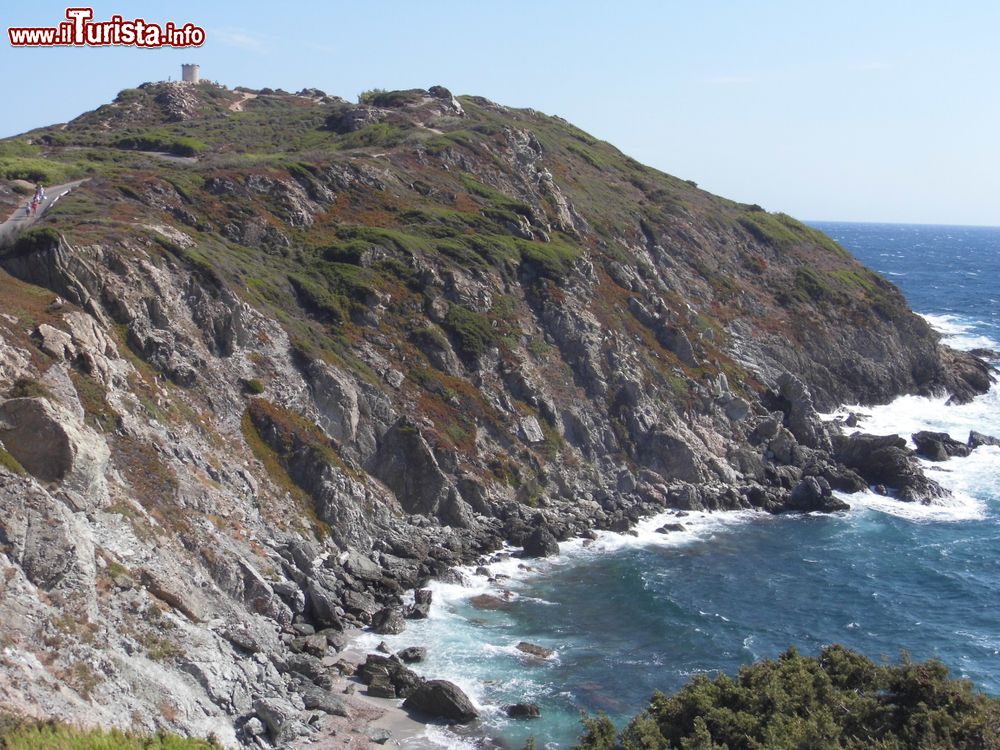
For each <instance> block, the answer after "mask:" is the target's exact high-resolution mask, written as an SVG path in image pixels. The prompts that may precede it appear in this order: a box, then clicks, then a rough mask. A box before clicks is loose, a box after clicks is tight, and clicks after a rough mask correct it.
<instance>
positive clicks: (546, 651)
mask: <svg viewBox="0 0 1000 750" xmlns="http://www.w3.org/2000/svg"><path fill="white" fill-rule="evenodd" d="M517 650H518V651H521V652H523V653H525V654H528V655H529V656H537V657H538V658H539V659H548V658H549V657H550V656H552V655H553V654H554V653H555V651H553V650H552V649H551V648H545V646H539V645H538V644H535V643H528V642H527V641H521V642H520V643H518V644H517Z"/></svg>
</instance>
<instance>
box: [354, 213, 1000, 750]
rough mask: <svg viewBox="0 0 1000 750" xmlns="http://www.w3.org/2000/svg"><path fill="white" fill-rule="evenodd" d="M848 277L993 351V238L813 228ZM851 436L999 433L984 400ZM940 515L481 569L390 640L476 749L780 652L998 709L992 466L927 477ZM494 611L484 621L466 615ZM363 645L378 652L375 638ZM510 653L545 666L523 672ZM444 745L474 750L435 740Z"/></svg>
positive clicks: (853, 517) (887, 517) (996, 333)
mask: <svg viewBox="0 0 1000 750" xmlns="http://www.w3.org/2000/svg"><path fill="white" fill-rule="evenodd" d="M818 226H819V228H821V229H823V230H824V231H826V232H827V233H829V234H830V235H832V236H833V237H834V238H835V239H837V240H838V241H840V242H841V243H842V244H843V245H845V246H846V247H847V248H848V249H850V250H851V251H852V252H854V253H855V254H856V255H857V256H858V257H859V258H861V260H863V261H864V262H865V263H867V264H868V265H870V266H871V267H873V268H875V269H876V270H878V271H880V272H881V273H883V274H885V275H886V276H887V277H888V278H890V279H891V280H892V281H894V282H895V283H897V284H899V285H900V286H901V287H902V288H903V290H904V292H905V293H906V294H907V297H908V299H909V300H910V302H911V305H912V306H913V307H914V309H916V310H918V311H919V312H921V313H922V314H925V315H926V316H927V317H928V320H930V321H931V322H932V324H933V325H935V326H937V327H938V328H939V329H940V330H942V331H943V332H944V333H946V335H947V336H948V340H949V341H950V342H951V343H953V344H954V345H956V346H958V347H960V348H972V347H975V346H989V347H993V348H1000V343H998V342H1000V304H998V302H997V295H998V294H1000V293H998V291H997V289H996V288H995V287H996V284H997V283H998V282H1000V230H998V229H974V228H956V227H912V226H899V225H858V224H821V225H818ZM864 413H865V414H866V417H867V418H866V421H865V422H864V423H863V425H862V426H863V428H864V429H866V430H867V431H871V432H877V433H887V432H898V433H900V434H903V435H906V436H907V437H908V436H909V434H910V433H911V432H913V431H916V430H917V429H935V430H946V431H949V432H950V433H951V434H952V436H953V437H955V438H958V439H962V440H964V439H965V438H966V437H967V435H968V430H969V429H977V430H980V431H982V432H986V433H992V434H1000V396H998V391H997V390H994V391H992V392H991V393H989V394H987V395H986V396H984V397H982V398H980V399H978V400H977V401H975V402H974V403H972V404H969V405H966V406H961V407H946V406H944V403H943V399H919V398H903V399H899V400H897V401H896V402H894V403H893V404H890V405H888V406H885V407H879V408H876V409H867V410H864ZM934 476H935V478H937V479H938V480H939V481H940V482H941V483H942V484H944V485H946V486H948V487H949V488H951V489H952V490H953V492H954V499H953V500H951V501H949V502H947V503H945V504H942V505H938V506H912V505H906V504H902V503H896V502H895V501H892V500H887V499H885V498H880V497H878V496H875V495H870V494H865V495H854V496H845V499H847V500H848V502H850V503H851V506H852V507H851V510H850V511H846V512H843V513H839V514H836V515H832V516H823V515H810V516H783V517H777V518H776V517H771V516H767V515H763V514H755V513H740V514H714V515H707V514H691V515H689V516H687V517H685V518H683V519H681V520H682V521H683V522H684V523H685V524H686V525H687V527H688V530H687V531H686V532H684V533H682V534H672V535H670V536H669V537H664V536H662V535H659V534H657V533H656V532H655V528H656V527H657V526H658V525H659V524H660V523H662V522H663V519H662V518H658V519H650V520H649V521H648V522H646V523H644V524H643V525H642V526H641V527H640V528H639V530H638V531H639V534H638V536H636V537H630V536H620V535H615V534H604V535H601V536H600V538H599V539H598V540H597V542H595V543H593V544H591V545H589V546H586V547H585V546H583V544H582V543H581V542H579V541H577V542H571V543H568V544H564V545H562V554H561V555H560V557H559V558H557V559H555V560H546V561H542V562H533V563H532V565H533V566H534V567H533V569H531V570H525V569H524V568H523V567H521V566H519V563H518V561H516V560H507V561H501V562H498V563H496V564H494V565H492V566H491V569H492V570H493V571H494V572H495V573H499V574H501V575H507V576H509V578H506V579H504V580H503V581H502V583H501V584H499V585H494V584H490V583H489V582H488V581H487V579H486V578H485V577H483V576H476V575H474V574H473V573H472V572H471V571H468V581H467V583H468V585H467V586H457V585H444V584H436V585H435V602H436V603H435V605H434V608H433V611H432V617H431V619H429V620H427V621H423V622H420V623H416V624H414V625H412V626H411V627H410V628H409V629H408V630H407V631H406V633H404V634H402V635H399V636H394V637H392V638H388V639H387V640H388V641H389V643H390V645H393V646H397V647H402V646H405V645H411V644H414V643H422V644H426V645H428V646H429V651H430V654H429V659H428V661H427V662H426V664H424V665H422V668H421V671H422V672H424V673H425V674H427V675H429V676H431V675H432V676H436V677H442V676H443V677H447V678H448V679H452V680H453V681H455V682H457V683H458V684H460V685H461V686H462V687H463V688H465V689H466V690H467V692H469V694H470V695H471V696H472V697H473V699H474V700H475V701H476V702H477V704H478V705H479V706H480V707H481V708H482V710H483V713H484V718H483V721H482V722H481V724H480V726H479V727H478V730H479V731H480V732H483V731H485V732H486V733H488V734H491V735H493V736H494V737H498V738H500V740H501V741H502V742H504V743H506V744H509V745H510V746H513V747H520V746H521V745H522V744H523V742H524V740H525V739H526V738H527V736H528V735H529V734H530V735H533V736H534V737H535V738H536V740H537V741H538V744H539V745H540V746H546V745H547V746H549V747H553V748H555V747H560V748H565V747H570V746H571V745H572V744H573V742H574V740H575V739H576V737H577V736H578V734H579V731H580V725H579V714H580V712H581V711H588V712H596V711H604V712H607V713H608V714H609V715H610V716H611V717H612V718H613V719H615V720H617V721H623V720H624V719H625V718H626V717H628V716H630V715H632V714H634V713H635V712H636V711H637V710H639V709H640V708H641V707H642V706H643V704H644V703H645V701H646V700H647V699H648V698H649V696H650V695H651V694H652V692H653V691H654V690H656V689H661V690H665V691H671V690H674V689H676V688H678V687H680V686H681V685H683V684H684V683H685V682H687V681H688V680H689V679H690V678H691V676H692V675H694V674H698V673H710V674H714V673H716V672H718V671H720V670H721V671H726V672H733V671H735V670H736V669H738V668H739V667H740V666H741V665H743V664H747V663H749V662H751V661H753V660H754V659H757V658H761V657H773V656H776V655H777V654H779V653H780V652H781V651H783V650H784V649H786V648H787V647H788V646H790V645H795V646H797V647H798V648H799V649H800V650H801V651H803V652H806V653H810V654H815V653H816V652H818V650H819V649H820V648H821V647H822V646H824V645H826V644H830V643H842V644H845V645H847V646H849V647H851V648H856V649H858V650H860V651H862V652H864V653H865V654H867V655H869V656H871V657H873V658H876V659H878V658H886V659H893V660H895V659H898V657H899V654H900V651H901V650H904V649H905V650H906V651H908V652H909V653H910V654H911V655H912V656H913V657H914V658H916V659H926V658H931V657H934V658H938V659H940V660H941V661H943V662H944V663H945V664H947V665H948V666H949V667H950V668H951V669H952V671H953V673H955V674H957V675H961V676H963V677H967V678H969V679H971V680H972V681H973V682H974V683H975V684H976V685H978V686H980V687H981V688H982V689H983V690H985V691H988V692H991V693H997V694H1000V659H998V656H1000V609H998V608H997V607H996V606H995V604H996V602H997V601H1000V449H997V448H988V449H982V448H981V449H979V450H977V451H976V452H974V453H973V454H972V456H970V457H969V458H965V459H953V460H952V461H949V462H948V463H947V464H944V465H940V466H939V467H937V468H936V469H934ZM484 592H489V593H492V594H498V593H499V594H503V593H505V592H509V594H510V596H511V601H510V602H509V605H508V606H507V608H505V609H503V610H500V611H490V610H486V611H484V610H481V609H477V608H476V607H475V606H473V602H472V597H474V596H475V595H476V594H479V593H484ZM372 640H373V643H374V642H377V640H378V639H377V638H374V637H372ZM521 640H527V641H530V642H533V643H538V644H541V645H544V646H547V647H549V648H552V649H555V651H556V655H555V656H554V657H553V658H552V659H549V660H545V661H540V660H533V659H531V658H528V657H525V656H524V655H522V654H521V653H520V652H518V651H517V649H516V648H515V645H516V644H517V642H518V641H521ZM520 701H530V702H535V703H538V704H539V705H540V706H541V709H542V718H541V719H538V720H534V721H531V722H514V721H510V720H508V719H506V717H505V716H504V714H503V711H502V707H503V706H504V705H505V704H508V703H513V702H520ZM430 736H431V738H432V739H434V740H435V741H437V742H440V743H442V744H446V745H452V746H467V747H468V746H474V745H477V744H482V741H481V740H476V739H475V738H474V737H470V736H467V737H462V736H461V735H460V734H456V733H454V732H452V731H451V730H444V729H438V728H433V729H431V730H430Z"/></svg>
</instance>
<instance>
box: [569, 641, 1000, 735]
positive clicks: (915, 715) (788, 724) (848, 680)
mask: <svg viewBox="0 0 1000 750" xmlns="http://www.w3.org/2000/svg"><path fill="white" fill-rule="evenodd" d="M584 730H585V734H584V735H583V736H582V737H581V739H580V744H579V745H578V746H577V747H578V748H580V749H581V750H640V748H643V749H644V748H649V749H650V750H653V749H654V748H655V749H656V750H669V749H671V748H677V749H678V750H680V749H687V748H692V749H694V748H698V749H703V750H721V748H727V749H728V750H767V749H769V748H775V749H777V748H829V749H830V750H869V748H878V749H879V750H909V749H910V748H935V750H981V749H991V748H992V749H994V750H995V749H996V748H998V747H1000V699H998V698H994V697H989V696H985V695H982V694H979V693H976V692H974V691H973V689H972V685H971V684H970V683H969V682H968V681H966V680H953V679H950V678H949V677H948V669H947V668H946V667H945V666H944V665H943V664H941V663H940V662H938V661H928V662H922V663H913V662H911V661H909V659H906V658H904V660H903V663H902V664H899V665H878V664H875V663H874V662H872V661H871V660H869V659H867V658H865V657H864V656H862V655H861V654H858V653H855V652H853V651H849V650H848V649H845V648H843V647H842V646H830V647H828V648H826V649H824V650H823V651H822V653H821V654H820V656H819V658H811V657H805V656H801V655H799V653H798V652H797V651H796V650H795V649H790V650H789V651H787V652H785V653H784V654H782V655H781V656H780V657H779V658H777V659H774V660H767V659H765V660H763V661H760V662H757V663H755V664H753V665H751V666H748V667H744V668H743V669H741V670H740V671H739V673H738V674H737V675H736V676H735V677H728V676H726V675H721V676H719V677H716V678H715V679H710V678H709V677H707V676H705V675H699V676H697V677H695V678H694V679H693V680H692V681H691V682H689V683H688V684H687V685H686V686H685V687H684V688H682V689H681V690H680V691H679V692H678V693H676V694H675V695H673V696H669V697H668V696H666V695H664V694H662V693H656V694H655V695H654V696H653V697H652V698H651V699H650V701H649V705H648V707H647V708H646V710H645V711H643V712H642V713H641V714H639V715H638V716H636V717H635V718H634V719H633V720H632V721H631V722H630V723H629V725H628V726H627V727H626V728H625V729H624V730H623V731H622V732H621V733H620V734H618V736H617V737H615V734H614V728H613V726H612V725H611V723H610V721H608V720H607V718H606V717H601V718H597V719H593V718H591V719H588V720H587V721H586V722H585V723H584Z"/></svg>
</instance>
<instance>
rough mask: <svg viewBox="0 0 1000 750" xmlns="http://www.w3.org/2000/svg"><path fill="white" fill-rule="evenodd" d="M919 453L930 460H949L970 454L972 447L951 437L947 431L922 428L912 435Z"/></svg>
mask: <svg viewBox="0 0 1000 750" xmlns="http://www.w3.org/2000/svg"><path fill="white" fill-rule="evenodd" d="M911 437H912V438H913V442H914V444H916V446H917V454H918V455H920V456H923V457H924V458H926V459H928V460H930V461H947V460H948V459H949V458H954V457H955V456H968V455H969V453H971V452H972V449H971V448H970V447H969V446H968V445H965V444H964V443H960V442H958V441H957V440H955V439H954V438H952V437H951V435H949V434H948V433H947V432H930V431H928V430H922V431H920V432H915V433H913V435H912V436H911Z"/></svg>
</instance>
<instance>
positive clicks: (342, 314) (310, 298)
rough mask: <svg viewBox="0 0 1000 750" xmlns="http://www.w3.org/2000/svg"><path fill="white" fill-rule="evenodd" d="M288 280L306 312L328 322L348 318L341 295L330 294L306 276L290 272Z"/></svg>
mask: <svg viewBox="0 0 1000 750" xmlns="http://www.w3.org/2000/svg"><path fill="white" fill-rule="evenodd" d="M288 281H289V282H290V283H291V285H292V288H293V289H294V290H295V294H296V296H297V297H298V299H299V303H300V304H301V305H302V307H304V308H305V309H306V311H307V312H309V313H312V314H313V315H314V316H316V317H317V318H319V319H320V320H323V321H326V322H328V323H343V322H345V321H347V320H348V318H349V316H348V313H347V305H346V304H345V303H346V300H345V299H344V298H343V297H341V296H339V295H335V294H331V292H330V290H329V289H327V288H326V287H324V286H322V285H320V284H317V283H316V282H315V281H313V280H312V279H310V278H309V277H308V276H303V275H301V274H291V275H289V277H288Z"/></svg>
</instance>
